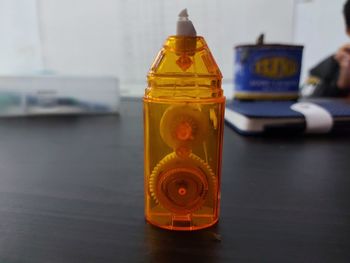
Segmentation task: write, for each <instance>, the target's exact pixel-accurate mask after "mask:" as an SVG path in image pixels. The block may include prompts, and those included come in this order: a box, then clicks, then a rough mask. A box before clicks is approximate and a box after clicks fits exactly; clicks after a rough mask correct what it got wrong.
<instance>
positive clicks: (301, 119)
mask: <svg viewBox="0 0 350 263" xmlns="http://www.w3.org/2000/svg"><path fill="white" fill-rule="evenodd" d="M225 121H226V123H227V124H228V125H230V126H231V127H232V128H233V129H234V130H236V131H237V132H238V133H240V134H243V135H256V134H268V133H279V134H290V133H309V134H322V133H323V134H326V133H332V132H350V101H349V100H347V101H346V100H338V99H313V100H302V101H240V100H232V101H228V102H227V105H226V111H225Z"/></svg>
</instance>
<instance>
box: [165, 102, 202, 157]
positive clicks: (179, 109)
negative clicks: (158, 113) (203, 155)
mask: <svg viewBox="0 0 350 263" xmlns="http://www.w3.org/2000/svg"><path fill="white" fill-rule="evenodd" d="M208 127H209V119H207V118H206V116H205V115H204V114H203V113H202V112H201V111H200V109H199V108H197V107H194V106H188V105H177V106H173V107H170V108H168V109H167V110H166V111H165V112H164V114H163V117H162V119H161V121H160V127H159V128H160V135H161V137H162V139H163V140H164V142H165V143H166V144H168V145H169V146H170V147H172V148H173V149H175V150H176V149H178V148H179V147H185V148H192V146H194V145H198V144H199V143H201V142H202V141H203V139H204V138H205V135H206V133H207V131H208Z"/></svg>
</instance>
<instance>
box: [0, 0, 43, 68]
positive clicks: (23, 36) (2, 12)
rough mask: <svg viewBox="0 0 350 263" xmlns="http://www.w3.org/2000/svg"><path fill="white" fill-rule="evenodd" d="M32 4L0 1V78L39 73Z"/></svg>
mask: <svg viewBox="0 0 350 263" xmlns="http://www.w3.org/2000/svg"><path fill="white" fill-rule="evenodd" d="M36 4H37V3H36V0H0V74H2V75H12V74H32V73H36V72H38V71H41V70H42V69H43V67H42V54H41V44H40V37H39V22H38V14H37V6H36Z"/></svg>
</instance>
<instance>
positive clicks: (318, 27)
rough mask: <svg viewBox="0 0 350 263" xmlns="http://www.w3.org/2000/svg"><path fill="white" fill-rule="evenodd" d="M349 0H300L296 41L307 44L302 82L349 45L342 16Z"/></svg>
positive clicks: (297, 5) (296, 24) (296, 18)
mask: <svg viewBox="0 0 350 263" xmlns="http://www.w3.org/2000/svg"><path fill="white" fill-rule="evenodd" d="M345 2H346V1H345V0H299V1H297V4H296V9H295V31H294V32H295V33H294V39H295V41H296V42H298V43H302V44H304V45H305V49H304V58H303V73H302V79H303V80H304V79H305V77H306V76H307V73H308V70H309V69H310V68H312V67H313V66H314V65H315V64H317V63H318V62H319V61H320V60H322V59H323V58H325V57H327V56H329V55H331V54H333V53H335V52H336V50H337V49H338V48H339V47H340V46H341V45H342V44H345V43H347V42H349V39H348V37H347V36H346V34H345V22H344V19H343V15H342V10H343V4H344V3H345Z"/></svg>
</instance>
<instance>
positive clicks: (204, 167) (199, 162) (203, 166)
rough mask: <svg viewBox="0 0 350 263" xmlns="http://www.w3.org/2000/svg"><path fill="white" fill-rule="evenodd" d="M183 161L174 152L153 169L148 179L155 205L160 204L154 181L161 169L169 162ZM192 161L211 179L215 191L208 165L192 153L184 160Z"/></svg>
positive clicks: (215, 185) (215, 184)
mask: <svg viewBox="0 0 350 263" xmlns="http://www.w3.org/2000/svg"><path fill="white" fill-rule="evenodd" d="M176 159H179V160H184V159H182V158H181V159H180V157H178V156H177V155H176V153H175V152H172V153H170V154H168V155H166V156H165V157H164V158H163V159H162V160H160V161H159V163H158V164H157V165H156V166H155V167H154V169H153V171H152V173H151V175H150V178H149V191H150V194H151V197H152V198H153V200H154V201H155V202H156V203H157V204H160V205H161V203H160V202H159V200H158V198H157V195H156V191H155V189H156V186H155V184H156V179H157V177H158V175H159V174H160V172H162V167H163V166H165V165H166V164H168V163H169V162H171V161H172V160H176ZM186 159H189V160H192V161H195V162H196V163H197V165H198V166H199V167H200V168H201V169H202V170H203V172H204V174H205V175H206V176H207V177H209V178H211V182H212V184H213V187H214V189H217V178H216V176H215V174H214V172H213V170H212V169H211V167H210V165H209V164H208V163H206V162H205V161H204V160H202V159H201V158H200V157H199V156H197V155H195V154H194V153H191V154H189V156H188V157H187V158H186ZM209 178H207V179H208V180H210V179H209Z"/></svg>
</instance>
